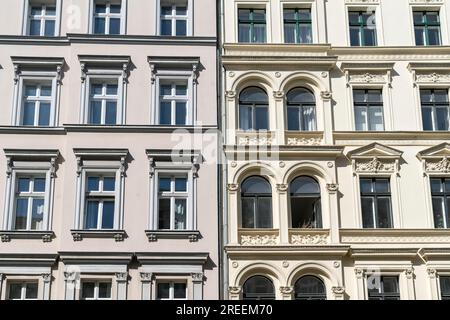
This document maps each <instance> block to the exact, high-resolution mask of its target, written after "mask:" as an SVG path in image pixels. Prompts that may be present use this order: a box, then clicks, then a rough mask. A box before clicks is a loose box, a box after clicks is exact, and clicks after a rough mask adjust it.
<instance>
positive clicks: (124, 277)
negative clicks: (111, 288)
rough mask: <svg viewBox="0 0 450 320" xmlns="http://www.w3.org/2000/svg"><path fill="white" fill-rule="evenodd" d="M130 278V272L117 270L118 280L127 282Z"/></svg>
mask: <svg viewBox="0 0 450 320" xmlns="http://www.w3.org/2000/svg"><path fill="white" fill-rule="evenodd" d="M127 280H128V272H116V281H117V282H125V281H127Z"/></svg>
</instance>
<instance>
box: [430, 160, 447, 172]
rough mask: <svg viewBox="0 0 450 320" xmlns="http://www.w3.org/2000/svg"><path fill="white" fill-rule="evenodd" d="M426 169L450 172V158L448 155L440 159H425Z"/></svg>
mask: <svg viewBox="0 0 450 320" xmlns="http://www.w3.org/2000/svg"><path fill="white" fill-rule="evenodd" d="M425 171H426V172H440V173H449V172H450V160H449V158H448V157H444V158H442V160H440V161H433V160H425Z"/></svg>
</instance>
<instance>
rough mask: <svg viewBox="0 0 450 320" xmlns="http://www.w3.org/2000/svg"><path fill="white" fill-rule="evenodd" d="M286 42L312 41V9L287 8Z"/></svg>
mask: <svg viewBox="0 0 450 320" xmlns="http://www.w3.org/2000/svg"><path fill="white" fill-rule="evenodd" d="M283 18H284V42H285V43H312V21H311V9H298V8H295V9H294V8H285V9H284V12H283Z"/></svg>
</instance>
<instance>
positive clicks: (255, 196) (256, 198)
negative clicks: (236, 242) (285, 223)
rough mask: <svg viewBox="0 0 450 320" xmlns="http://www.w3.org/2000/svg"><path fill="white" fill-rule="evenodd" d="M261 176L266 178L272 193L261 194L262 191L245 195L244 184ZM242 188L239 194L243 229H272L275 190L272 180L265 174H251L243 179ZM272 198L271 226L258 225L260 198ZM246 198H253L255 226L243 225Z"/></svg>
mask: <svg viewBox="0 0 450 320" xmlns="http://www.w3.org/2000/svg"><path fill="white" fill-rule="evenodd" d="M255 177H256V178H260V179H263V180H265V182H266V183H267V184H268V186H269V188H270V190H271V193H270V194H261V193H249V194H248V195H246V196H244V192H243V191H242V185H243V184H244V183H245V182H246V181H247V180H248V179H251V178H255ZM240 189H241V192H240V194H239V212H240V227H241V228H242V229H250V230H255V229H272V228H273V226H274V212H273V209H274V203H273V202H274V201H273V190H272V184H271V183H270V180H269V179H267V178H266V177H264V176H261V175H250V176H248V177H245V179H243V180H242V181H241V183H240ZM261 198H262V199H270V213H271V216H270V218H271V221H270V226H269V227H257V226H256V225H257V224H256V222H257V221H258V219H257V216H258V207H259V199H261ZM244 199H253V200H254V201H253V210H252V211H253V212H252V213H253V227H244V225H243V214H244V212H243V210H242V209H243V200H244Z"/></svg>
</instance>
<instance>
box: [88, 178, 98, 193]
mask: <svg viewBox="0 0 450 320" xmlns="http://www.w3.org/2000/svg"><path fill="white" fill-rule="evenodd" d="M87 185H88V188H87V189H88V191H100V178H99V177H88V183H87Z"/></svg>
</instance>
